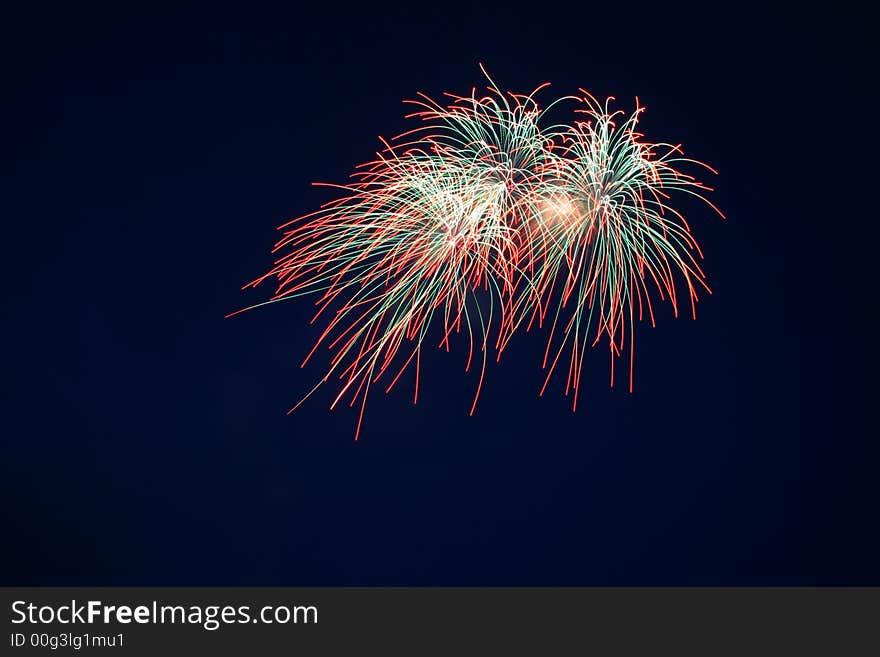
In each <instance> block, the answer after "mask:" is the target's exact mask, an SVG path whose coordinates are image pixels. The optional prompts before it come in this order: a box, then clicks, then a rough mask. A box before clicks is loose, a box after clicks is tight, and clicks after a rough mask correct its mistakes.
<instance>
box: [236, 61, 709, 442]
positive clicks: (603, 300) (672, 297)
mask: <svg viewBox="0 0 880 657" xmlns="http://www.w3.org/2000/svg"><path fill="white" fill-rule="evenodd" d="M484 73H485V71H484ZM487 79H489V82H490V86H489V89H488V90H487V93H486V94H485V95H482V96H478V95H477V93H476V90H474V91H472V93H471V95H470V96H455V95H451V94H447V101H448V102H447V104H446V105H442V104H440V103H438V102H436V101H434V100H432V99H430V98H429V97H427V96H424V95H421V94H420V95H419V99H418V100H415V101H409V102H410V103H412V104H413V105H414V106H415V108H416V109H415V111H414V112H413V113H411V114H410V115H408V118H415V119H418V120H420V121H421V123H420V124H419V125H418V126H417V127H414V128H413V129H412V130H410V131H408V132H405V133H403V134H401V135H398V136H397V137H395V138H394V139H391V140H389V141H384V142H383V148H382V149H381V150H380V151H379V152H378V153H377V157H376V159H375V160H373V161H372V162H368V163H367V164H364V165H362V166H361V167H359V168H358V170H357V171H356V173H355V174H354V175H353V176H352V179H351V181H350V182H349V183H347V184H342V185H326V186H328V187H333V188H335V189H337V190H338V191H339V195H338V196H337V198H335V199H334V200H331V201H329V202H328V203H326V204H325V205H324V206H323V207H321V208H320V209H319V210H318V211H316V212H314V213H311V214H308V215H305V216H303V217H300V218H298V219H295V220H293V221H291V222H288V223H287V224H284V225H283V226H281V227H280V230H281V231H282V237H281V239H280V240H279V241H278V243H277V244H276V246H275V249H274V253H276V254H277V256H278V259H277V260H276V262H275V265H274V267H273V268H272V269H271V270H270V271H269V272H268V273H266V274H265V275H263V276H261V277H260V278H258V279H257V280H255V281H253V282H252V283H250V284H249V286H256V285H258V284H260V283H261V282H264V281H266V280H269V279H273V280H275V281H276V290H275V294H274V295H273V296H272V298H271V299H270V300H269V301H267V302H265V303H273V302H277V301H282V300H286V299H292V298H295V297H299V296H304V295H308V296H311V297H313V298H314V299H315V305H316V312H315V315H314V317H313V319H312V321H313V322H316V321H323V326H324V328H323V330H322V332H321V334H320V336H319V338H318V340H317V341H316V343H315V345H314V346H313V348H312V349H311V351H310V352H309V354H308V355H307V356H306V358H305V361H304V362H303V365H305V364H306V362H308V361H309V359H310V358H311V357H312V355H313V354H314V353H315V351H316V350H317V349H318V348H320V347H322V346H325V347H327V348H329V350H330V351H331V353H332V356H331V360H330V365H329V368H328V370H327V371H326V373H325V374H324V376H323V377H322V378H321V380H320V381H319V382H318V384H317V385H316V386H315V388H313V389H312V392H314V390H316V389H317V388H318V387H319V386H320V385H321V384H322V383H324V382H326V381H328V380H329V379H330V378H331V377H334V378H336V379H338V380H339V391H338V393H337V395H336V397H335V399H334V401H333V403H332V404H331V408H332V407H335V406H336V405H337V404H338V403H339V402H340V401H342V400H347V402H348V403H349V405H352V406H353V405H355V404H359V407H360V413H359V419H358V424H357V429H356V433H355V437H356V438H357V436H358V435H359V433H360V429H361V423H362V419H363V413H364V407H365V404H366V399H367V396H368V393H369V391H370V389H371V387H372V386H374V385H381V386H382V387H383V388H384V389H385V390H386V392H388V391H390V390H391V389H392V388H393V387H394V385H395V384H396V383H397V381H398V380H399V379H400V377H401V376H402V375H403V373H404V372H405V371H407V370H408V369H409V368H413V369H414V370H415V388H414V393H413V394H414V401H417V399H418V387H419V376H420V352H421V350H422V348H423V346H425V344H426V343H427V341H428V340H431V341H432V343H433V341H434V338H431V337H430V336H431V335H433V333H432V327H435V326H436V327H439V330H437V329H434V330H437V336H438V337H439V340H438V342H439V346H440V347H442V348H445V349H446V350H450V341H451V338H452V337H453V336H454V335H457V334H464V336H465V338H466V343H467V359H466V363H465V370H469V369H470V368H471V367H472V365H473V364H474V363H475V362H478V363H479V381H478V382H477V384H476V390H475V395H474V400H473V404H472V405H471V409H470V412H471V413H473V412H474V408H475V405H476V403H477V398H478V396H479V393H480V390H481V388H482V385H483V379H484V375H485V372H486V366H487V362H488V353H489V351H490V350H494V351H495V352H496V358H500V355H501V352H502V351H503V350H504V348H505V347H506V345H507V344H508V342H509V341H510V339H511V337H512V335H513V334H514V333H515V332H516V330H517V329H518V328H519V327H520V326H525V328H526V330H528V329H529V328H531V327H532V326H535V325H537V326H544V325H545V324H546V325H549V327H550V328H549V336H548V342H547V349H546V352H545V354H544V368H545V369H546V370H547V375H546V378H545V381H544V387H543V388H542V389H541V392H542V394H543V392H544V388H546V386H547V383H548V381H549V380H550V377H551V375H552V373H553V372H554V370H555V369H556V368H557V365H558V364H559V363H560V362H562V361H566V360H567V362H568V376H567V382H566V394H568V393H569V392H573V397H574V405H575V406H576V404H577V390H578V385H579V381H580V378H581V371H582V367H583V362H584V352H585V347H586V346H588V345H596V344H598V343H599V342H601V341H602V339H603V338H605V339H606V341H607V343H608V345H609V349H610V352H611V362H612V366H611V372H612V375H611V383H612V385H613V383H614V361H615V359H616V358H617V357H619V356H620V355H621V354H622V353H623V352H624V351H625V350H628V351H629V354H630V389H631V388H632V359H633V333H634V331H633V328H634V326H633V325H634V322H635V321H636V320H640V319H642V318H643V317H644V316H646V315H647V317H649V319H650V321H651V323H652V324H653V322H654V311H653V305H652V300H651V299H652V297H651V294H652V292H653V293H654V294H655V295H656V296H657V297H658V298H659V299H660V300H668V301H669V302H670V303H671V304H672V307H673V309H675V312H676V314H677V312H678V307H679V295H678V292H677V285H678V283H681V282H683V283H684V287H683V289H684V290H686V293H687V297H688V300H689V303H690V305H691V309H692V310H693V307H694V304H695V303H696V301H697V298H698V292H699V291H700V290H705V291H708V289H709V288H708V287H707V286H706V283H705V281H704V279H705V277H704V275H703V272H702V270H701V269H700V267H699V265H698V260H699V259H700V258H701V257H702V255H701V253H700V251H699V247H698V246H697V243H696V241H695V240H694V238H693V237H692V235H691V232H690V228H689V226H688V224H687V222H686V221H685V219H684V217H683V216H682V215H681V214H680V213H679V212H678V211H676V210H675V209H674V208H673V207H672V206H671V205H670V195H671V193H673V192H687V193H690V194H694V195H696V196H698V197H699V198H703V193H704V192H705V191H708V189H709V188H707V187H705V186H704V185H702V184H701V183H700V182H698V181H697V180H696V179H695V178H693V177H691V176H689V175H686V174H684V173H681V172H680V171H678V169H677V168H676V167H678V166H680V165H688V164H699V163H697V162H695V161H694V160H690V159H687V158H684V156H683V155H682V154H681V149H680V148H679V147H678V146H672V145H667V144H650V143H647V142H644V141H642V135H641V134H640V133H638V132H637V130H636V128H637V123H638V117H639V114H640V113H641V111H642V108H640V107H639V106H638V105H637V107H636V110H635V111H634V112H633V113H632V114H631V115H630V116H628V117H626V116H625V115H624V114H623V113H622V112H620V111H616V112H615V111H611V109H610V105H609V102H610V100H611V99H609V102H606V103H605V104H600V103H599V102H598V101H596V100H595V99H594V98H593V97H592V96H590V95H589V94H587V93H586V92H583V91H582V94H583V95H582V96H580V97H567V98H563V99H560V100H557V101H555V102H554V103H551V104H550V105H549V106H548V107H547V108H546V109H542V108H541V107H540V106H539V105H538V102H537V100H536V93H537V92H538V91H540V90H541V89H542V88H543V87H544V86H546V85H542V86H541V87H538V89H536V90H535V92H533V93H532V94H529V95H519V94H512V93H504V92H502V91H501V89H500V88H499V87H498V86H497V85H495V84H494V82H492V81H491V79H490V78H488V75H487ZM560 101H571V102H575V103H577V109H576V112H578V113H577V114H576V115H575V116H576V118H575V120H574V121H573V122H572V123H570V124H552V123H550V122H549V121H548V120H547V116H548V110H550V109H552V108H553V107H554V106H555V105H557V104H558V103H560ZM544 124H547V125H544ZM702 166H705V165H702ZM704 200H705V199H704ZM713 207H714V206H713ZM246 287H248V286H246ZM258 305H265V304H258ZM253 307H254V306H252V307H251V308H253ZM245 310H247V309H245ZM238 312H241V311H238ZM233 314H236V313H233ZM493 336H494V337H493ZM380 381H382V383H381V384H380ZM310 395H311V392H310V393H309V394H308V395H306V396H305V397H304V398H303V400H301V401H300V402H299V403H298V404H297V405H296V406H294V407H293V409H291V411H292V410H294V409H295V408H297V407H298V406H299V404H301V403H302V401H304V400H305V399H306V398H308V397H309V396H310Z"/></svg>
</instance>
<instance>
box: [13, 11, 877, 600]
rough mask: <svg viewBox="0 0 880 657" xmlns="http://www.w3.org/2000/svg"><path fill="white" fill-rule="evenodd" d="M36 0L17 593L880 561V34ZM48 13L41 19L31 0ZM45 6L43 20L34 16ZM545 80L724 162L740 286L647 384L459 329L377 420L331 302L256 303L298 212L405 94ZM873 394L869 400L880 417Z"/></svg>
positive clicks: (494, 579) (568, 15)
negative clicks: (879, 382)
mask: <svg viewBox="0 0 880 657" xmlns="http://www.w3.org/2000/svg"><path fill="white" fill-rule="evenodd" d="M123 4H124V5H128V4H129V3H118V4H117V5H116V6H108V7H99V6H98V5H90V6H88V7H87V6H86V5H85V4H80V3H77V4H73V3H71V4H69V5H60V6H50V5H41V4H38V3H21V6H20V7H19V10H18V13H17V14H14V15H13V14H10V13H8V12H10V7H6V8H5V9H4V12H7V14H6V16H5V17H4V18H3V19H2V20H0V24H2V25H3V28H2V29H3V32H4V34H3V36H2V39H0V43H2V52H3V55H2V75H3V102H2V107H0V112H2V117H3V120H2V131H3V140H2V177H0V190H2V193H0V216H2V218H3V223H2V226H3V228H2V230H3V241H2V243H3V251H4V254H3V258H2V265H3V268H4V270H5V276H4V280H5V283H6V284H5V286H4V296H5V301H4V304H3V305H4V310H3V315H4V320H3V322H2V332H3V335H2V341H0V349H2V359H3V371H4V375H5V376H4V378H5V385H4V386H3V387H4V393H3V396H2V400H3V401H2V403H3V409H2V410H3V416H2V417H3V422H2V427H3V436H2V444H3V454H4V455H3V457H2V459H0V485H2V495H3V497H2V500H3V504H2V508H3V515H4V516H5V519H4V520H3V532H2V534H3V536H4V540H3V551H4V552H5V556H4V559H3V561H2V569H0V582H2V583H3V584H157V585H158V584H265V585H271V584H288V585H321V584H552V585H567V584H591V585H592V584H627V585H628V584H652V585H653V584H682V585H684V584H735V585H740V584H742V585H746V584H880V560H878V558H877V555H878V554H880V528H878V516H880V514H878V511H880V508H878V495H880V491H878V484H877V473H878V466H880V458H878V456H880V448H878V440H877V434H878V432H877V429H876V426H875V424H876V423H875V417H876V411H875V408H874V407H873V405H875V404H876V398H877V395H876V386H875V383H874V381H875V378H874V377H875V374H876V371H877V370H876V362H877V359H876V347H875V345H874V344H873V339H874V337H875V336H876V326H877V323H876V313H877V295H876V290H875V287H874V280H875V278H876V261H877V256H876V244H877V242H876V241H875V239H874V234H875V232H876V231H875V225H876V223H877V210H876V201H875V196H876V185H877V178H876V171H877V166H876V164H877V149H876V138H875V136H874V135H873V131H874V129H875V128H874V124H875V123H876V121H875V118H874V115H875V114H876V112H877V104H876V101H875V98H874V97H873V96H874V87H875V86H876V82H875V77H876V70H875V69H874V68H873V65H872V61H873V60H876V56H877V52H876V48H874V47H873V46H869V21H868V20H867V19H866V18H865V17H864V16H858V15H857V14H856V13H854V12H849V13H848V12H847V10H846V9H843V8H840V7H838V8H836V9H833V10H831V9H828V10H827V11H829V12H834V13H822V11H820V10H818V9H816V10H808V9H805V8H804V7H803V6H800V7H798V8H797V9H796V10H792V9H788V8H785V7H783V6H780V5H776V6H774V5H773V4H772V3H762V4H761V5H760V6H759V7H758V8H749V9H746V8H743V7H742V5H741V4H740V3H730V6H729V7H727V8H724V7H719V6H716V3H708V2H707V3H705V4H704V5H703V6H702V8H700V7H697V8H689V9H687V10H685V9H683V8H676V7H675V6H672V5H667V4H663V3H654V5H653V6H648V7H639V6H637V5H632V4H631V3H588V2H579V3H573V4H572V6H566V5H565V4H562V3H554V2H546V3H530V4H523V5H522V6H515V5H508V6H507V7H504V8H502V7H501V6H499V7H497V8H490V7H479V6H478V5H465V6H455V5H452V4H447V3H426V4H425V5H424V6H410V7H409V8H406V9H396V8H382V7H380V6H379V5H374V4H373V3H358V5H359V6H358V7H344V6H340V5H334V3H309V4H310V5H311V6H309V7H296V6H294V5H295V4H296V3H285V4H286V5H287V6H286V7H285V8H283V9H277V8H276V9H272V10H263V9H259V8H257V7H256V5H254V4H253V3H241V4H240V6H239V7H238V8H226V7H223V6H221V5H219V4H217V3H211V4H206V5H202V6H200V7H193V6H187V7H186V8H181V7H180V6H178V7H177V9H175V10H174V11H168V12H162V11H160V10H158V9H156V8H155V7H152V6H150V5H148V6H147V7H148V8H145V9H143V10H135V9H132V8H131V7H130V6H128V7H127V8H123V7H122V6H121V5H123ZM25 7H26V9H25ZM25 12H26V13H25ZM478 61H482V62H485V64H486V66H487V67H488V69H489V70H490V72H491V73H492V75H493V77H494V78H495V79H496V80H497V81H499V83H501V84H502V85H504V86H505V87H507V88H510V89H513V90H517V91H530V90H531V89H532V88H534V87H535V86H536V85H538V84H540V83H542V82H544V81H548V80H549V81H551V82H552V83H553V87H552V88H553V89H554V90H555V92H556V93H558V94H566V93H570V92H574V91H575V90H576V89H577V87H578V86H584V87H586V88H588V89H590V90H591V91H592V92H593V93H594V94H595V95H597V96H600V97H604V96H606V95H614V96H615V97H617V98H618V99H619V101H620V104H621V107H630V106H631V105H632V99H633V97H634V96H636V95H638V96H639V98H640V100H641V101H642V103H643V104H644V105H645V106H646V107H647V112H646V114H645V116H644V119H643V121H642V124H641V125H642V127H643V128H644V131H645V132H646V133H647V134H648V135H649V137H650V138H652V139H653V140H656V141H665V140H668V141H674V142H681V143H683V144H684V145H685V149H686V151H687V153H688V154H689V155H692V156H694V157H696V158H698V159H701V160H703V161H706V162H708V163H711V164H712V165H713V166H714V167H715V168H716V169H717V170H718V171H719V175H718V176H717V177H714V178H713V179H712V180H711V181H710V182H711V183H712V184H714V185H715V186H716V188H717V193H716V194H714V195H713V197H712V198H713V200H714V201H715V202H716V203H717V204H718V205H719V206H720V207H721V208H723V210H724V211H725V213H726V214H727V216H728V220H727V221H721V220H720V219H718V218H717V217H716V216H714V215H712V214H711V213H710V212H708V211H707V210H703V209H702V208H701V207H700V206H698V205H688V206H687V207H688V211H689V213H690V217H691V225H692V227H693V229H694V232H695V234H696V235H697V237H698V238H699V240H700V242H701V245H702V246H703V249H704V252H705V254H706V260H705V268H706V270H707V272H708V274H709V281H710V284H711V286H712V288H713V291H714V295H713V296H711V297H707V298H706V299H704V300H703V301H702V302H701V303H700V305H699V306H698V319H697V321H691V320H690V319H679V320H674V319H673V318H672V317H671V313H670V312H669V311H668V310H666V309H664V311H663V312H661V316H660V320H659V326H658V327H657V328H656V329H653V330H652V329H650V328H649V327H648V326H647V325H644V326H642V327H641V329H642V330H641V331H640V332H639V334H638V336H639V342H638V351H637V359H636V382H635V383H636V385H635V392H634V394H632V395H630V394H629V393H628V392H626V389H625V386H619V387H617V388H615V389H609V388H608V385H607V374H608V363H607V354H606V352H605V351H600V350H594V351H593V352H591V353H590V354H589V359H588V361H587V365H586V368H585V379H584V388H583V392H582V404H581V405H580V407H579V409H578V412H577V413H574V414H573V413H572V412H571V410H570V407H569V404H568V401H567V400H566V399H565V398H564V397H563V396H562V382H561V381H557V383H556V385H555V386H554V387H553V388H552V389H551V391H550V392H549V393H548V394H547V395H545V396H544V397H543V398H539V397H538V395H537V392H538V389H539V385H540V382H541V370H540V348H541V345H542V344H543V343H542V339H541V336H535V337H532V336H520V337H518V338H517V339H516V340H515V342H514V343H513V345H512V346H511V349H510V351H509V352H506V354H505V358H504V360H503V361H502V363H501V365H500V366H498V367H495V368H492V369H491V370H490V372H489V376H488V379H487V382H486V386H485V388H484V394H483V395H482V398H481V403H480V405H479V407H478V410H477V414H476V415H475V416H474V417H472V418H469V417H468V416H467V412H466V411H467V407H468V403H469V400H470V397H471V395H472V392H473V386H474V385H475V383H476V379H475V377H474V376H466V375H464V374H463V372H462V369H463V364H464V357H465V356H464V350H463V349H462V348H460V345H459V349H457V350H456V351H454V352H453V353H452V354H448V355H447V354H445V353H443V352H440V351H434V350H431V351H430V352H429V353H428V354H427V355H426V356H425V359H424V362H423V381H422V383H423V386H422V388H421V390H420V400H419V404H418V405H417V406H413V404H412V403H411V386H410V385H409V383H408V382H404V385H402V386H401V387H400V388H399V389H397V390H396V391H395V392H393V393H392V394H391V395H389V396H387V397H385V396H382V395H377V396H374V397H372V398H371V402H370V404H369V405H368V407H367V416H366V422H365V428H364V433H363V435H362V438H361V441H360V442H358V443H355V442H354V441H353V430H354V424H355V421H356V413H355V412H354V411H349V410H348V409H345V410H339V411H336V412H330V411H328V410H327V405H328V403H329V400H330V397H331V391H330V390H329V389H328V390H327V391H326V393H322V394H319V395H318V396H317V397H316V398H315V399H313V400H311V401H310V402H309V403H308V404H306V405H305V406H304V407H303V408H301V409H300V411H298V412H297V413H295V414H293V415H291V416H286V415H285V411H286V410H287V408H288V407H289V406H290V405H291V404H292V403H293V402H295V401H296V400H297V399H299V397H300V395H301V394H302V393H304V392H305V391H307V390H308V389H309V388H310V387H311V385H312V384H313V383H314V381H315V380H316V379H317V378H318V377H319V376H320V375H321V373H322V370H321V368H320V361H319V362H318V363H317V364H316V365H315V366H313V367H309V368H307V369H305V370H301V369H299V362H300V360H301V359H302V357H303V356H304V355H305V354H306V352H307V351H308V349H309V348H310V346H311V340H312V339H313V337H314V334H315V333H314V330H313V329H311V328H309V327H308V325H307V319H308V318H309V316H310V313H311V310H312V306H311V304H310V303H309V302H308V301H298V302H291V303H287V304H278V305H275V306H272V307H269V308H265V309H262V310H259V311H257V312H253V313H249V314H246V315H244V316H242V317H238V318H235V319H230V320H226V319H224V318H223V317H224V315H225V314H227V313H228V312H230V311H232V310H235V309H238V308H239V307H241V306H243V305H246V304H248V303H254V302H257V301H260V300H263V299H264V298H265V297H266V295H267V294H269V292H270V288H269V287H266V288H264V289H261V290H257V291H256V292H252V291H251V292H249V293H243V292H241V291H240V289H239V288H240V286H241V284H243V283H245V282H247V281H248V280H251V279H252V278H253V277H255V276H257V275H259V274H260V273H262V272H263V271H264V270H265V269H266V268H267V267H268V266H269V264H270V262H271V258H270V256H269V253H268V250H269V248H270V247H271V245H272V244H273V242H274V240H275V237H276V235H275V227H276V226H277V225H278V224H280V223H282V222H283V221H285V220H287V219H289V218H291V217H294V216H296V215H298V214H301V213H304V212H307V211H310V210H312V209H314V208H315V207H316V206H317V205H318V204H320V203H321V202H323V201H325V200H327V198H329V197H328V195H327V193H326V191H322V190H321V189H317V188H313V187H311V186H310V185H309V183H310V182H312V181H318V180H324V181H342V180H344V179H345V178H346V177H347V175H348V174H349V172H350V171H351V169H352V168H353V167H354V166H355V165H357V164H358V163H360V162H362V161H364V160H366V159H369V158H370V157H371V156H372V155H373V153H374V151H375V150H376V146H377V143H378V142H377V139H376V137H377V135H379V134H382V135H386V136H391V135H393V134H396V133H397V132H400V131H401V130H402V129H403V128H405V127H406V126H407V125H408V123H407V122H406V121H405V120H404V119H403V114H404V113H405V107H404V105H402V104H401V100H403V99H404V98H411V97H413V96H414V95H415V93H416V92H418V91H424V92H426V93H429V94H431V95H434V96H437V95H439V94H441V93H442V92H443V91H454V92H462V93H467V92H469V90H470V88H471V87H472V86H473V85H475V84H481V77H480V73H479V70H478V68H477V62H478ZM869 404H870V405H872V406H871V407H870V408H869Z"/></svg>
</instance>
